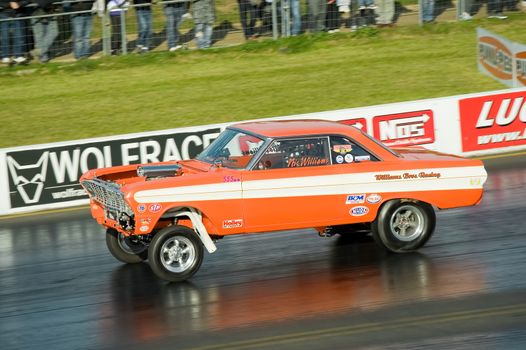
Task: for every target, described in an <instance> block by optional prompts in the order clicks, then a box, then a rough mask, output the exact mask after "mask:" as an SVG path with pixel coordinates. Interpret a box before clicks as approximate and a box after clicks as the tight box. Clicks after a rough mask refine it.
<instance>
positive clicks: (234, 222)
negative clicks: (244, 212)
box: [223, 219, 243, 228]
mask: <svg viewBox="0 0 526 350" xmlns="http://www.w3.org/2000/svg"><path fill="white" fill-rule="evenodd" d="M238 227H243V219H228V220H223V228H238Z"/></svg>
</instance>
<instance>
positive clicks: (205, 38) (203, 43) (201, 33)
mask: <svg viewBox="0 0 526 350" xmlns="http://www.w3.org/2000/svg"><path fill="white" fill-rule="evenodd" d="M212 32H213V26H212V24H209V23H196V24H195V38H196V40H197V48H199V49H206V48H209V47H210V45H212Z"/></svg>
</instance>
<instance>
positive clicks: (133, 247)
mask: <svg viewBox="0 0 526 350" xmlns="http://www.w3.org/2000/svg"><path fill="white" fill-rule="evenodd" d="M106 246H107V247H108V250H109V251H110V253H111V255H113V256H114V257H115V258H116V259H117V260H119V261H122V262H124V263H127V264H137V263H140V262H142V261H144V260H146V259H148V246H146V245H145V244H143V243H142V242H140V241H138V240H137V239H134V238H133V237H126V236H125V235H123V234H122V233H120V232H118V231H117V230H114V229H112V228H109V229H107V230H106Z"/></svg>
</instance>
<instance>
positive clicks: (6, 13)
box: [0, 0, 30, 64]
mask: <svg viewBox="0 0 526 350" xmlns="http://www.w3.org/2000/svg"><path fill="white" fill-rule="evenodd" d="M29 1H30V0H16V1H15V0H13V1H7V0H0V56H1V57H2V63H4V64H11V63H17V64H24V63H26V62H27V58H26V57H25V45H26V42H25V20H22V19H18V18H19V17H23V16H24V10H25V6H26V5H28V4H29ZM10 36H12V40H13V45H12V47H10V45H9V39H10ZM10 49H11V50H10ZM13 56H14V58H12V57H13ZM11 59H12V60H11Z"/></svg>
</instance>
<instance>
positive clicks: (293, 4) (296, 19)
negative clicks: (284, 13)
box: [290, 0, 301, 35]
mask: <svg viewBox="0 0 526 350" xmlns="http://www.w3.org/2000/svg"><path fill="white" fill-rule="evenodd" d="M290 12H291V14H292V24H291V28H290V34H291V35H298V34H300V33H301V4H300V0H290Z"/></svg>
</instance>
